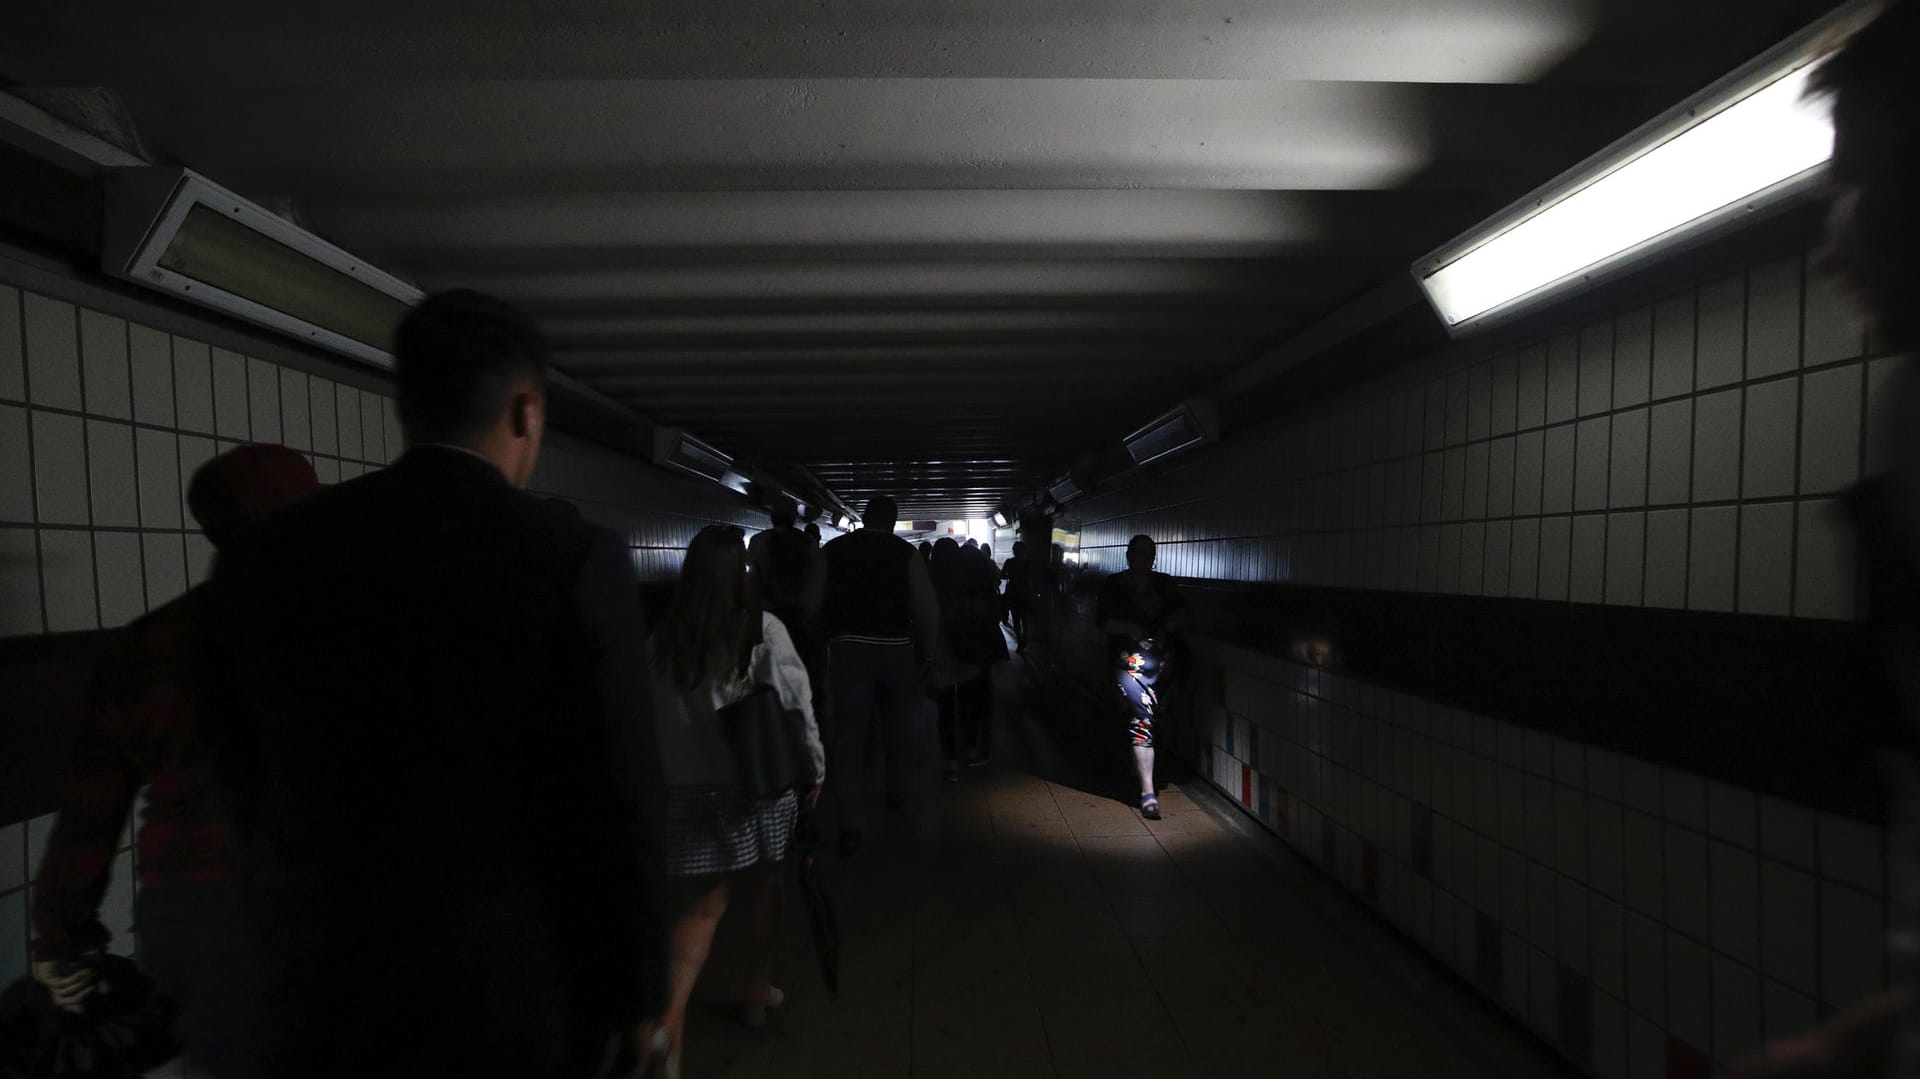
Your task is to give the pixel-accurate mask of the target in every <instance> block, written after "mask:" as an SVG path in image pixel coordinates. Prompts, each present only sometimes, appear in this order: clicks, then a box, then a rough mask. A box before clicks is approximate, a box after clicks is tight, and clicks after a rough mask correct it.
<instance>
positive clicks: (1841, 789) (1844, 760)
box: [1182, 581, 1901, 821]
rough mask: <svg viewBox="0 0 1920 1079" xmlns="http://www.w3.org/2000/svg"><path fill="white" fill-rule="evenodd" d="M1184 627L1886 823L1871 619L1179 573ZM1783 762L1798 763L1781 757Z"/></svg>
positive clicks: (1895, 736) (1896, 735)
mask: <svg viewBox="0 0 1920 1079" xmlns="http://www.w3.org/2000/svg"><path fill="white" fill-rule="evenodd" d="M1182 587H1183V588H1184V590H1185V591H1186V593H1187V595H1188V597H1189V601H1190V603H1191V604H1192V607H1193V631H1194V632H1195V633H1198V634H1203V635H1205V636H1208V637H1212V638H1215V639H1217V640H1221V641H1224V642H1227V643H1231V644H1237V645H1240V646H1242V647H1246V648H1250V649H1254V650H1257V651H1262V652H1266V653H1268V654H1273V655H1286V654H1289V653H1291V652H1292V651H1293V649H1294V648H1295V646H1296V645H1298V644H1300V643H1302V642H1306V641H1324V642H1326V643H1327V644H1328V645H1329V646H1330V648H1331V654H1332V655H1333V657H1334V659H1333V660H1332V665H1333V668H1334V669H1335V670H1337V671H1339V672H1341V673H1345V674H1351V675H1353V676H1355V677H1359V678H1362V679H1365V680H1367V681H1370V682H1375V683H1378V684H1380V685H1384V686H1388V687H1391V688H1393V689H1396V690H1399V691H1401V692H1406V693H1411V694H1414V695H1416V696H1419V697H1422V698H1426V699H1428V700H1431V701H1434V702H1437V703H1441V704H1444V705H1447V706H1450V707H1455V708H1461V709H1466V710H1468V711H1470V712H1473V713H1475V714H1478V715H1484V716H1487V717H1489V718H1493V719H1500V720H1505V721H1508V722H1512V723H1515V724H1519V725H1522V726H1526V727H1529V728H1533V729H1537V730H1544V731H1549V732H1552V733H1554V734H1558V735H1560V736H1562V737H1566V738H1571V739H1576V740H1578V741H1581V742H1584V743H1587V744H1589V745H1593V746H1599V747H1602V748H1606V749H1611V750H1615V751H1618V752H1621V753H1626V754H1629V755H1632V756H1636V757H1640V758H1642V759H1645V760H1648V761H1653V762H1656V763H1660V764H1667V765H1671V766H1674V767H1679V768H1684V769H1687V770H1689V771H1693V772H1698V773H1700V774H1702V775H1706V776H1711V777H1713V778H1716V779H1722V780H1725V781H1728V782H1731V783H1737V784H1739V785H1741V786H1745V787H1750V788H1752V789H1754V790H1758V791H1762V792H1765V793H1769V794H1776V795H1779V796H1781V797H1785V798H1791V799H1793V800H1795V801H1799V802H1803V803H1805V804H1807V805H1810V806H1814V807H1817V808H1822V809H1827V810H1831V811H1833V812H1836V813H1844V814H1847V815H1849V816H1853V817H1858V818H1861V819H1865V820H1873V821H1882V820H1884V818H1885V815H1886V809H1885V804H1886V798H1885V791H1884V787H1883V785H1882V782H1881V778H1880V775H1879V771H1878V768H1877V765H1876V764H1875V762H1874V757H1873V754H1872V752H1871V748H1870V747H1882V746H1892V745H1895V744H1898V743H1899V740H1900V737H1901V732H1900V731H1899V730H1898V729H1897V728H1896V727H1895V726H1894V725H1893V724H1892V723H1891V722H1890V721H1889V720H1888V719H1887V718H1886V717H1888V716H1890V715H1892V710H1891V709H1890V708H1889V707H1887V705H1886V703H1885V697H1884V695H1883V694H1884V687H1883V685H1882V683H1881V680H1880V677H1879V674H1878V668H1877V667H1876V665H1875V663H1874V659H1873V651H1872V648H1871V639H1870V636H1869V630H1867V628H1866V627H1864V626H1862V625H1860V624H1857V623H1851V622H1829V621H1816V620H1810V619H1788V618H1765V617H1755V616H1751V615H1737V614H1717V613H1707V612H1699V611H1670V610H1656V609H1649V608H1633V607H1609V606H1602V605H1590V604H1552V603H1537V602H1530V601H1526V600H1515V599H1497V598H1488V597H1481V596H1445V595H1421V594H1409V593H1402V592H1382V591H1367V590H1355V589H1339V588H1311V587H1303V586H1296V585H1276V584H1223V583H1220V582H1209V581H1184V582H1182ZM1783 761H1791V762H1793V765H1792V767H1791V768H1786V767H1782V763H1781V762H1783Z"/></svg>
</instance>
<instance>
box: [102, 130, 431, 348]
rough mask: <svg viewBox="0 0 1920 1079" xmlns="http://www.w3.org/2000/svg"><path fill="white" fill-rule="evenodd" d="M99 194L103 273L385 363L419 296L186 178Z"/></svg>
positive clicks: (114, 174) (143, 177) (122, 185)
mask: <svg viewBox="0 0 1920 1079" xmlns="http://www.w3.org/2000/svg"><path fill="white" fill-rule="evenodd" d="M106 192H107V198H106V227H105V232H104V236H103V243H102V245H101V263H102V266H103V268H104V269H105V270H106V272H107V273H109V274H112V275H113V276H115V277H120V278H124V279H125V280H128V281H132V282H135V283H136V284H140V285H144V286H146V287H148V288H156V289H160V290H163V291H166V292H171V293H173V294H174V295H175V296H178V297H179V298H181V299H184V300H187V301H189V302H191V303H196V304H199V305H201V306H203V307H209V308H212V309H213V310H215V311H219V312H222V313H224V314H228V315H232V316H234V317H237V318H241V319H244V320H246V321H248V322H251V323H254V324H255V325H258V326H263V327H265V328H267V329H269V330H273V331H275V332H277V333H282V334H286V335H287V336H289V337H293V338H297V339H299V340H302V341H305V342H307V343H309V344H312V345H317V346H319V347H321V348H325V349H328V350H330V351H333V352H338V353H341V354H343V355H347V356H351V357H353V358H355V359H359V360H364V361H366V362H368V363H371V364H375V365H377V366H381V367H387V366H391V365H392V362H393V357H392V354H391V352H390V349H391V347H392V341H393V331H394V328H395V327H396V326H398V325H399V324H400V320H401V319H402V318H403V317H405V315H406V313H407V310H408V309H409V308H411V307H412V306H413V305H414V304H416V303H418V302H420V299H421V297H422V295H423V293H422V292H421V291H420V290H419V289H417V288H415V287H413V286H412V285H409V284H407V283H406V282H405V281H402V280H400V279H399V278H397V277H395V276H393V275H392V274H389V273H386V272H385V271H382V270H379V269H376V268H374V267H373V266H369V265H368V264H367V262H366V260H364V259H361V258H357V257H355V256H354V255H353V254H351V253H349V252H347V251H343V250H341V249H340V248H338V247H336V246H334V245H333V244H330V243H328V242H327V241H325V240H322V239H321V238H320V237H318V236H315V235H314V234H313V233H311V232H308V231H307V230H305V229H303V228H300V227H299V226H298V225H295V224H293V223H291V222H289V221H287V220H286V219H285V218H282V217H279V216H277V215H275V214H273V213H270V212H268V211H267V210H265V209H263V208H261V207H260V206H258V205H256V204H254V203H252V202H248V201H247V200H246V199H243V198H241V197H240V196H238V195H236V194H234V193H233V192H231V191H228V190H227V189H226V188H224V187H221V186H220V185H219V184H216V183H214V182H213V181H211V180H209V179H207V178H206V177H204V176H202V175H200V174H199V173H197V172H193V171H191V170H188V169H183V168H173V167H163V166H149V167H128V168H119V169H113V170H111V171H110V172H109V173H108V174H107V183H106Z"/></svg>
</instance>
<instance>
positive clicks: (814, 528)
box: [806, 521, 820, 547]
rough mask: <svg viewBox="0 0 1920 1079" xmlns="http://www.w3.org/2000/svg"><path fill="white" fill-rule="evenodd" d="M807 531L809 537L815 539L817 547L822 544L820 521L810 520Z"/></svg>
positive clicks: (814, 543)
mask: <svg viewBox="0 0 1920 1079" xmlns="http://www.w3.org/2000/svg"><path fill="white" fill-rule="evenodd" d="M806 531H807V538H808V539H810V540H812V541H813V545H814V546H815V547H818V546H820V522H818V521H808V522H807V529H806Z"/></svg>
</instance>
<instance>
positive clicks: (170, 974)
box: [32, 445, 320, 1069]
mask: <svg viewBox="0 0 1920 1079" xmlns="http://www.w3.org/2000/svg"><path fill="white" fill-rule="evenodd" d="M319 489H320V481H319V479H318V478H317V477H316V476H315V475H314V471H313V465H312V464H311V463H309V462H308V460H307V459H306V458H305V457H304V456H302V455H301V454H299V453H298V452H296V451H294V450H290V449H287V448H286V447H285V446H268V445H250V446H242V447H240V448H239V449H234V450H228V451H227V452H226V453H223V454H220V455H219V456H217V457H215V458H213V459H212V460H210V461H208V462H207V463H206V464H204V465H201V466H200V468H199V469H198V470H197V471H196V472H195V473H194V475H193V479H192V481H191V482H190V483H189V484H188V486H187V505H188V506H189V508H190V509H191V510H192V512H193V516H194V519H195V520H196V521H198V522H199V523H200V528H201V530H202V531H203V532H204V533H205V534H206V537H207V539H208V540H209V541H210V542H211V543H212V544H213V546H214V549H215V550H216V551H218V550H221V549H224V548H225V547H226V546H227V545H228V544H229V543H231V542H234V541H236V540H238V539H239V538H240V537H242V536H244V535H245V534H246V532H247V531H248V530H249V529H251V528H253V527H254V526H255V525H257V524H258V523H259V522H260V521H261V520H263V519H264V518H265V517H266V516H267V515H268V514H270V513H273V512H275V511H277V510H280V509H283V508H285V507H287V506H290V505H292V504H293V503H295V502H297V501H299V500H301V499H303V498H306V497H308V496H309V495H311V494H313V493H314V492H315V491H317V490H319ZM204 597H205V587H204V586H200V587H195V588H193V589H190V590H189V591H188V592H187V593H186V594H185V595H183V596H181V597H180V598H178V599H176V600H174V601H172V602H171V603H167V604H165V605H164V606H161V607H157V608H155V609H154V610H152V611H150V612H148V613H147V614H146V615H144V616H143V617H141V618H138V619H136V620H135V621H133V622H132V623H130V624H128V625H127V626H126V627H125V628H124V629H122V630H120V631H119V632H118V633H117V634H115V635H114V637H113V639H112V641H111V642H110V643H109V644H108V646H107V649H106V652H105V655H104V656H103V657H102V658H101V661H100V665H99V668H98V669H97V671H96V673H95V676H94V680H93V685H92V689H91V693H90V700H89V704H88V709H87V713H86V717H85V720H84V723H83V725H82V726H81V728H80V730H79V732H78V734H77V737H76V740H75V747H74V756H73V760H72V767H71V770H70V771H69V773H68V776H67V779H66V782H65V785H64V790H63V791H62V796H61V802H60V815H59V817H58V818H57V819H56V820H55V821H54V825H53V832H52V834H51V835H50V836H49V837H48V839H47V847H46V851H45V853H44V854H43V855H42V856H41V859H40V871H39V875H38V876H37V877H36V878H35V880H34V887H33V933H34V937H33V947H32V950H33V960H34V962H33V973H34V976H35V977H36V978H38V979H40V981H41V982H42V983H44V984H45V985H47V987H48V988H49V989H51V990H52V991H53V994H54V999H55V1000H56V1001H57V1002H59V1003H60V1004H61V1005H62V1006H64V1007H66V1008H68V1009H69V1010H72V1011H79V1010H81V1007H82V1002H83V1001H84V1000H85V999H86V998H87V997H88V996H89V995H90V994H91V993H92V991H93V990H94V988H95V981H94V969H93V968H92V967H91V966H90V965H89V964H88V960H89V959H90V958H93V957H97V956H98V955H99V954H100V952H101V951H102V950H103V949H104V948H105V947H106V945H107V943H108V933H107V930H106V927H105V926H103V925H101V924H100V900H101V897H102V896H103V895H104V894H105V893H106V889H107V884H108V881H109V879H110V875H111V870H112V868H113V860H114V855H115V853H116V852H117V850H118V848H119V846H120V835H121V831H122V829H124V828H125V827H126V824H127V817H128V814H129V813H130V812H131V810H132V809H133V805H134V800H135V796H136V794H137V793H138V792H139V790H140V788H142V787H145V788H146V790H147V799H146V809H145V811H144V813H143V815H142V819H141V821H140V823H139V827H138V828H137V830H136V832H135V838H134V848H135V855H134V863H135V865H136V866H137V868H138V876H139V884H140V890H139V897H138V899H137V900H136V901H135V908H134V925H135V927H136V932H137V935H138V937H139V955H140V965H141V966H142V967H143V968H145V970H146V972H147V973H148V974H149V975H150V976H152V978H153V980H154V983H155V984H156V985H157V986H158V987H159V988H160V990H161V992H163V993H165V994H166V995H167V996H168V997H170V998H171V999H173V1000H174V1001H175V1002H177V1003H178V1004H179V1005H180V1006H181V1013H180V1019H179V1021H178V1029H179V1031H180V1037H181V1040H182V1041H183V1042H184V1043H186V1044H187V1045H189V1046H190V1047H191V1048H192V1058H191V1059H192V1063H194V1064H195V1065H197V1066H199V1067H203V1068H216V1069H217V1068H223V1067H225V1066H226V1063H227V1061H226V1050H227V1046H228V1039H229V1037H230V1031H228V1030H226V1029H223V1028H222V1026H221V1022H222V1021H223V1020H225V1019H227V1018H229V1017H230V1016H231V1014H232V1012H233V1007H234V1005H233V1003H232V994H233V992H234V991H235V989H236V988H237V984H236V983H235V981H234V979H233V977H232V971H233V962H234V956H233V952H232V944H233V942H234V940H235V930H236V929H237V927H238V922H239V915H238V912H237V910H236V909H235V905H234V897H233V859H232V854H231V852H230V850H229V845H228V841H227V831H226V828H225V826H224V825H223V824H222V823H221V821H220V819H219V815H218V814H217V813H216V811H215V809H214V807H213V805H212V804H210V799H209V796H208V793H207V782H206V777H205V774H204V770H203V763H204V762H202V761H201V760H200V759H199V746H200V741H199V740H200V731H199V724H198V722H197V720H196V717H195V708H194V704H195V694H194V693H193V687H192V684H191V678H190V676H189V672H188V665H189V661H190V656H189V654H188V647H189V644H190V642H191V640H192V637H191V632H192V627H193V625H194V621H195V619H196V617H197V616H198V611H199V609H200V607H201V605H202V601H203V599H204ZM63 972H64V973H63Z"/></svg>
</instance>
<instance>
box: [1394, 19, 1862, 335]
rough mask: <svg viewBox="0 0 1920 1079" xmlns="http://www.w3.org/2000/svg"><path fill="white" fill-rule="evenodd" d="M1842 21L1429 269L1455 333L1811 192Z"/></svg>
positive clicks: (1547, 190) (1553, 187)
mask: <svg viewBox="0 0 1920 1079" xmlns="http://www.w3.org/2000/svg"><path fill="white" fill-rule="evenodd" d="M1850 8H1851V5H1850V6H1849V9H1850ZM1849 9H1843V11H1842V12H1836V13H1835V17H1834V18H1838V17H1841V16H1844V15H1847V14H1849V13H1850V12H1849ZM1834 18H1829V19H1824V20H1821V21H1820V22H1819V23H1816V24H1815V25H1814V26H1810V27H1808V28H1807V29H1806V30H1805V31H1802V32H1801V33H1800V34H1797V35H1795V36H1794V37H1793V38H1792V39H1790V40H1789V41H1787V42H1783V43H1782V44H1781V45H1780V46H1779V47H1778V48H1776V49H1773V50H1770V51H1769V52H1768V53H1766V54H1764V55H1763V56H1761V57H1758V58H1756V59H1755V60H1754V61H1753V62H1752V63H1749V64H1747V65H1746V66H1744V67H1742V68H1741V69H1740V70H1738V71H1736V72H1734V73H1733V74H1731V75H1729V76H1727V77H1726V78H1724V79H1722V80H1720V81H1719V82H1717V83H1715V84H1714V85H1713V86H1710V87H1708V88H1707V89H1706V90H1704V91H1702V92H1701V93H1699V94H1697V95H1695V96H1694V97H1693V98H1690V99H1689V100H1687V101H1685V102H1682V103H1681V104H1680V105H1679V106H1677V107H1675V108H1674V109H1672V110H1670V111H1669V112H1667V113H1666V114H1664V115H1662V116H1660V117H1658V118H1656V119H1654V120H1653V121H1652V122H1650V123H1648V124H1646V125H1644V126H1642V127H1641V128H1640V129H1639V130H1637V131H1635V132H1633V133H1632V134H1630V135H1628V136H1626V137H1625V138H1623V139H1621V140H1620V141H1619V142H1616V143H1614V144H1613V145H1612V146H1610V147H1608V148H1607V149H1605V150H1603V151H1601V152H1600V153H1599V154H1596V155H1595V156H1593V157H1591V158H1589V159H1588V160H1586V161H1584V162H1582V163H1581V164H1579V165H1577V166H1575V167H1574V168H1573V169H1571V170H1569V171H1568V172H1566V173H1565V174H1563V175H1562V176H1560V177H1559V178H1558V179H1556V180H1554V181H1553V182H1552V183H1549V184H1548V185H1547V186H1545V187H1543V188H1541V189H1540V190H1538V191H1535V192H1533V193H1531V194H1529V195H1527V196H1526V197H1525V198H1523V199H1521V200H1520V201H1519V202H1517V203H1515V204H1514V205H1513V206H1511V207H1509V208H1508V209H1507V210H1505V211H1502V212H1501V213H1500V214H1498V215H1496V216H1494V217H1493V218H1491V219H1489V220H1488V221H1486V222H1484V223H1482V224H1481V225H1480V226H1478V227H1476V228H1474V229H1473V230H1471V231H1469V232H1468V233H1466V234H1465V235H1463V236H1461V237H1460V238H1458V239H1456V240H1454V241H1452V242H1450V243H1448V244H1447V245H1446V246H1444V247H1442V248H1440V249H1439V250H1437V251H1435V252H1433V253H1432V254H1430V255H1428V256H1427V257H1425V258H1423V259H1421V260H1419V261H1418V262H1416V263H1415V264H1414V268H1413V272H1414V276H1415V277H1416V278H1417V279H1418V280H1419V282H1420V286H1421V287H1422V288H1423V289H1424V290H1425V291H1426V294H1427V298H1428V300H1429V301H1430V302H1431V303H1432V304H1433V307H1434V310H1435V311H1437V312H1438V313H1439V315H1440V317H1441V319H1442V320H1444V321H1445V322H1446V324H1447V328H1448V329H1449V330H1451V331H1452V332H1454V333H1456V334H1458V333H1462V332H1464V331H1466V330H1469V329H1472V328H1477V327H1481V326H1485V325H1490V324H1492V323H1494V322H1496V321H1499V320H1501V319H1503V318H1507V317H1511V316H1513V315H1516V314H1518V313H1520V312H1521V311H1524V310H1526V309H1529V308H1532V307H1535V306H1538V305H1539V304H1541V303H1544V302H1546V301H1547V300H1549V299H1552V298H1554V297H1556V296H1559V295H1561V294H1563V293H1565V292H1566V291H1568V290H1570V289H1572V288H1576V287H1579V286H1581V285H1583V284H1589V283H1592V282H1594V281H1596V280H1598V279H1600V278H1602V277H1604V276H1610V275H1612V274H1615V273H1618V272H1621V271H1623V270H1624V269H1625V268H1626V267H1627V266H1629V265H1631V264H1632V263H1634V262H1637V261H1639V260H1641V259H1643V258H1645V257H1646V256H1648V255H1649V254H1650V253H1652V252H1654V251H1666V250H1669V249H1671V248H1672V247H1673V246H1675V245H1677V244H1679V243H1681V242H1682V241H1685V240H1690V239H1701V238H1704V237H1706V236H1707V235H1710V234H1711V233H1712V232H1714V231H1716V230H1717V229H1718V228H1719V227H1721V226H1724V225H1726V224H1727V223H1729V222H1731V221H1733V220H1735V219H1738V218H1740V217H1743V216H1746V215H1747V214H1749V213H1751V212H1753V211H1755V210H1759V209H1762V208H1764V207H1767V206H1773V205H1778V204H1780V203H1783V202H1784V201H1786V200H1787V199H1789V198H1791V197H1793V196H1794V195H1796V194H1799V193H1801V192H1804V191H1807V190H1809V189H1810V188H1811V186H1812V185H1813V183H1814V182H1815V181H1817V180H1818V179H1819V177H1820V176H1821V174H1822V172H1823V171H1824V166H1825V165H1826V163H1827V160H1828V159H1829V158H1830V157H1832V156H1833V123H1832V120H1831V117H1830V115H1829V109H1828V104H1827V102H1826V101H1825V100H1823V99H1822V98H1821V97H1820V96H1819V95H1813V96H1811V97H1810V96H1809V95H1808V93H1807V86H1808V80H1809V79H1810V78H1811V76H1812V74H1813V71H1814V69H1815V68H1816V67H1817V66H1818V65H1819V63H1820V61H1821V60H1823V59H1825V53H1824V52H1821V51H1819V49H1820V48H1821V47H1823V46H1827V45H1829V44H1830V43H1831V41H1832V39H1833V32H1832V25H1833V23H1834Z"/></svg>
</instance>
